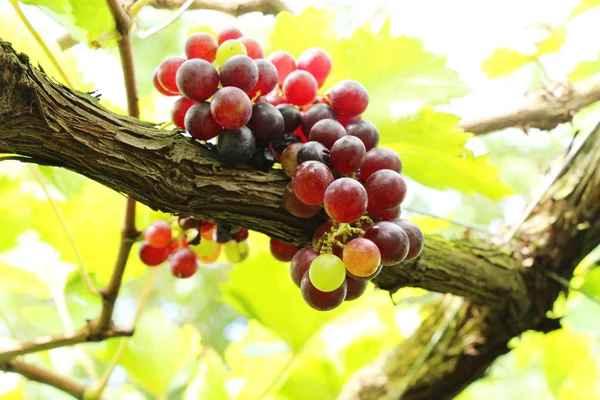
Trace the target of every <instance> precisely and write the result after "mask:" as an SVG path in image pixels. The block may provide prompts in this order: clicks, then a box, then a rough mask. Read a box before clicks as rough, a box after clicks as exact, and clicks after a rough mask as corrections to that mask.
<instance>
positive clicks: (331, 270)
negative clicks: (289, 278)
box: [308, 254, 346, 292]
mask: <svg viewBox="0 0 600 400" xmlns="http://www.w3.org/2000/svg"><path fill="white" fill-rule="evenodd" d="M308 276H309V278H310V282H311V283H312V284H313V286H314V287H315V288H317V289H318V290H320V291H321V292H332V291H334V290H336V289H337V288H339V287H340V286H341V285H342V284H343V283H344V279H345V278H346V267H345V266H344V262H343V261H342V260H341V259H340V258H339V257H338V256H335V255H333V254H321V255H320V256H318V257H317V258H315V259H314V260H313V261H312V263H311V264H310V268H309V269H308Z"/></svg>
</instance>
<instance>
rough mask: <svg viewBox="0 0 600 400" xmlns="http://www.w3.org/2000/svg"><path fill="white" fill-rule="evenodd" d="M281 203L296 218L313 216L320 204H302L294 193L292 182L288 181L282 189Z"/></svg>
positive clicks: (317, 211)
mask: <svg viewBox="0 0 600 400" xmlns="http://www.w3.org/2000/svg"><path fill="white" fill-rule="evenodd" d="M283 205H284V207H285V209H286V210H288V212H289V213H290V214H292V215H293V216H295V217H298V218H310V217H314V216H315V215H317V214H318V213H319V211H321V206H319V205H315V206H309V205H308V204H304V203H303V202H301V201H300V200H298V198H297V197H296V195H295V194H294V191H293V190H292V183H291V182H290V183H288V184H287V186H286V187H285V190H284V191H283Z"/></svg>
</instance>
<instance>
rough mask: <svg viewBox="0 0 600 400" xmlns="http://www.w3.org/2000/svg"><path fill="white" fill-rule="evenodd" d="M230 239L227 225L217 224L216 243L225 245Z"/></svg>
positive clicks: (229, 228) (229, 230)
mask: <svg viewBox="0 0 600 400" xmlns="http://www.w3.org/2000/svg"><path fill="white" fill-rule="evenodd" d="M232 239H233V238H232V236H231V227H230V226H229V225H227V224H217V243H227V242H229V241H230V240H232Z"/></svg>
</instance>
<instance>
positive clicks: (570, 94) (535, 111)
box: [459, 78, 600, 135]
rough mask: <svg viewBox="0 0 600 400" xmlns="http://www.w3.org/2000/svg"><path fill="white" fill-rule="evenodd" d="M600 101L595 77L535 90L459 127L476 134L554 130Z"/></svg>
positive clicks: (598, 85) (599, 82)
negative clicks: (512, 104) (511, 105)
mask: <svg viewBox="0 0 600 400" xmlns="http://www.w3.org/2000/svg"><path fill="white" fill-rule="evenodd" d="M598 100H600V80H598V78H591V79H588V80H585V81H582V82H578V83H575V84H573V85H572V86H566V85H557V86H555V87H554V88H553V89H543V90H541V91H538V92H535V93H532V94H531V95H529V96H528V97H527V98H526V99H525V100H524V101H523V102H522V103H521V104H518V105H516V106H515V107H514V108H511V109H507V110H504V111H502V112H499V113H492V114H489V115H484V116H482V117H480V118H474V119H471V120H466V121H462V122H461V123H460V124H459V127H460V128H462V129H464V130H465V131H467V132H472V133H474V134H476V135H481V134H485V133H489V132H495V131H499V130H501V129H505V128H511V127H520V128H523V129H527V128H540V129H552V128H555V127H556V126H557V125H559V124H561V123H564V122H569V121H571V119H572V118H573V115H575V113H576V112H577V111H579V110H581V109H582V108H584V107H587V106H589V105H590V104H592V103H595V102H597V101H598Z"/></svg>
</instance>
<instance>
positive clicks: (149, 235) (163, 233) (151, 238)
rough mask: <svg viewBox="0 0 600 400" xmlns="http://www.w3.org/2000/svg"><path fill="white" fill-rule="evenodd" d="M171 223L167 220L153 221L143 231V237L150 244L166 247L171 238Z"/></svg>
mask: <svg viewBox="0 0 600 400" xmlns="http://www.w3.org/2000/svg"><path fill="white" fill-rule="evenodd" d="M172 235H173V234H172V232H171V225H170V224H169V223H168V222H167V221H161V220H159V221H154V222H153V223H152V224H151V225H150V226H149V227H148V228H146V230H145V231H144V238H145V239H146V242H147V243H148V244H149V245H150V246H154V247H166V246H168V245H169V243H170V242H171V239H172Z"/></svg>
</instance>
